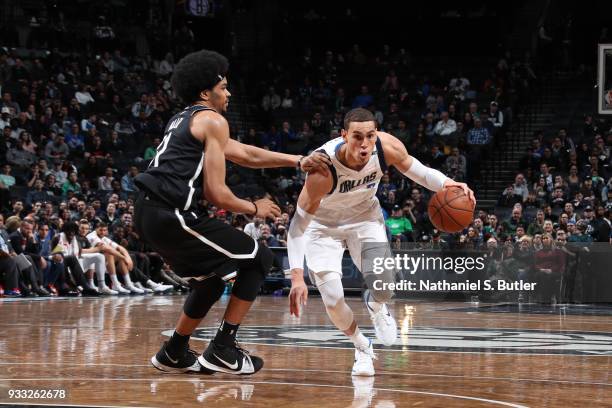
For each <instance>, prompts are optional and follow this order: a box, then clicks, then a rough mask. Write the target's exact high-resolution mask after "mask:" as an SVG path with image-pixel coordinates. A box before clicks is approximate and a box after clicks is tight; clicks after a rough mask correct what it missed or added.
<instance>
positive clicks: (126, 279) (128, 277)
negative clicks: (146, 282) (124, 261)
mask: <svg viewBox="0 0 612 408" xmlns="http://www.w3.org/2000/svg"><path fill="white" fill-rule="evenodd" d="M123 279H125V286H127V287H130V286H134V284H133V283H132V279H130V273H129V272H128V273H126V274H125V275H123Z"/></svg>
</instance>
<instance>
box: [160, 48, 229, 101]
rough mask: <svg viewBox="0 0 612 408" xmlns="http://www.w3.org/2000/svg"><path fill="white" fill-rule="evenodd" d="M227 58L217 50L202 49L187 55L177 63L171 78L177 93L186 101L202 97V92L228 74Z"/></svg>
mask: <svg viewBox="0 0 612 408" xmlns="http://www.w3.org/2000/svg"><path fill="white" fill-rule="evenodd" d="M228 68H229V62H228V61H227V58H225V57H224V56H223V55H221V54H219V53H218V52H215V51H210V50H201V51H196V52H192V53H191V54H188V55H186V56H185V57H184V58H183V59H181V60H180V61H179V63H178V64H176V67H175V68H174V73H173V74H172V77H171V78H170V82H171V83H172V87H173V88H174V92H175V93H176V95H177V96H178V97H179V98H181V99H182V100H183V102H185V103H194V102H196V101H198V100H199V99H200V93H201V92H202V91H205V90H207V89H212V88H213V87H214V86H215V85H216V84H217V83H218V82H219V81H221V80H222V79H223V77H225V76H226V75H227V71H228Z"/></svg>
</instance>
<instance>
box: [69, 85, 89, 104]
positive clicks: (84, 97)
mask: <svg viewBox="0 0 612 408" xmlns="http://www.w3.org/2000/svg"><path fill="white" fill-rule="evenodd" d="M90 91H91V87H90V86H89V85H87V84H81V86H80V89H79V90H78V91H77V92H75V94H74V97H75V98H76V100H77V102H78V103H79V104H80V105H83V106H85V105H87V104H89V103H92V102H94V98H93V96H91V93H90Z"/></svg>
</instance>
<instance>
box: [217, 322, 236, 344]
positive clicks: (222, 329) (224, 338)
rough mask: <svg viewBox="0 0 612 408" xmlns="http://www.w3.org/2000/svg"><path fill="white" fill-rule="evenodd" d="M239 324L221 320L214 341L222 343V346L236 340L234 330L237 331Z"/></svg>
mask: <svg viewBox="0 0 612 408" xmlns="http://www.w3.org/2000/svg"><path fill="white" fill-rule="evenodd" d="M238 327H240V325H239V324H231V323H228V322H226V321H225V320H223V321H222V322H221V325H220V326H219V330H217V335H216V336H215V340H214V342H215V343H217V344H222V345H224V346H231V345H233V344H234V343H235V342H236V332H237V331H238Z"/></svg>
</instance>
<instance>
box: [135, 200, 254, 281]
mask: <svg viewBox="0 0 612 408" xmlns="http://www.w3.org/2000/svg"><path fill="white" fill-rule="evenodd" d="M134 226H135V228H136V231H137V232H138V233H139V234H140V237H141V238H142V239H143V240H144V241H145V242H147V243H148V244H149V245H151V247H152V248H153V249H154V250H155V251H157V252H159V254H160V255H161V256H162V257H163V258H164V261H165V262H166V263H168V264H170V266H171V267H172V269H173V270H174V272H175V273H176V274H177V275H179V276H181V277H183V278H185V279H186V280H188V281H190V280H191V283H192V284H195V283H197V281H203V280H205V279H206V278H208V277H211V276H212V275H213V274H215V275H217V276H219V277H221V278H222V279H224V280H229V279H232V278H234V277H235V276H236V273H237V270H238V269H239V268H240V267H241V266H244V265H245V264H250V263H252V262H255V257H256V255H257V251H258V244H257V242H256V241H255V240H254V239H253V238H251V237H250V236H248V235H247V234H245V233H244V232H242V231H240V230H237V229H236V228H234V227H232V226H231V225H229V224H226V223H224V222H222V221H219V220H217V219H216V218H208V217H202V218H199V217H198V216H197V215H196V214H195V213H192V212H186V211H180V210H179V209H173V208H169V207H168V206H167V205H166V204H164V203H162V202H159V201H156V200H153V199H151V198H148V197H147V196H145V195H144V194H140V195H139V197H138V199H137V201H136V205H135V214H134Z"/></svg>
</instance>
